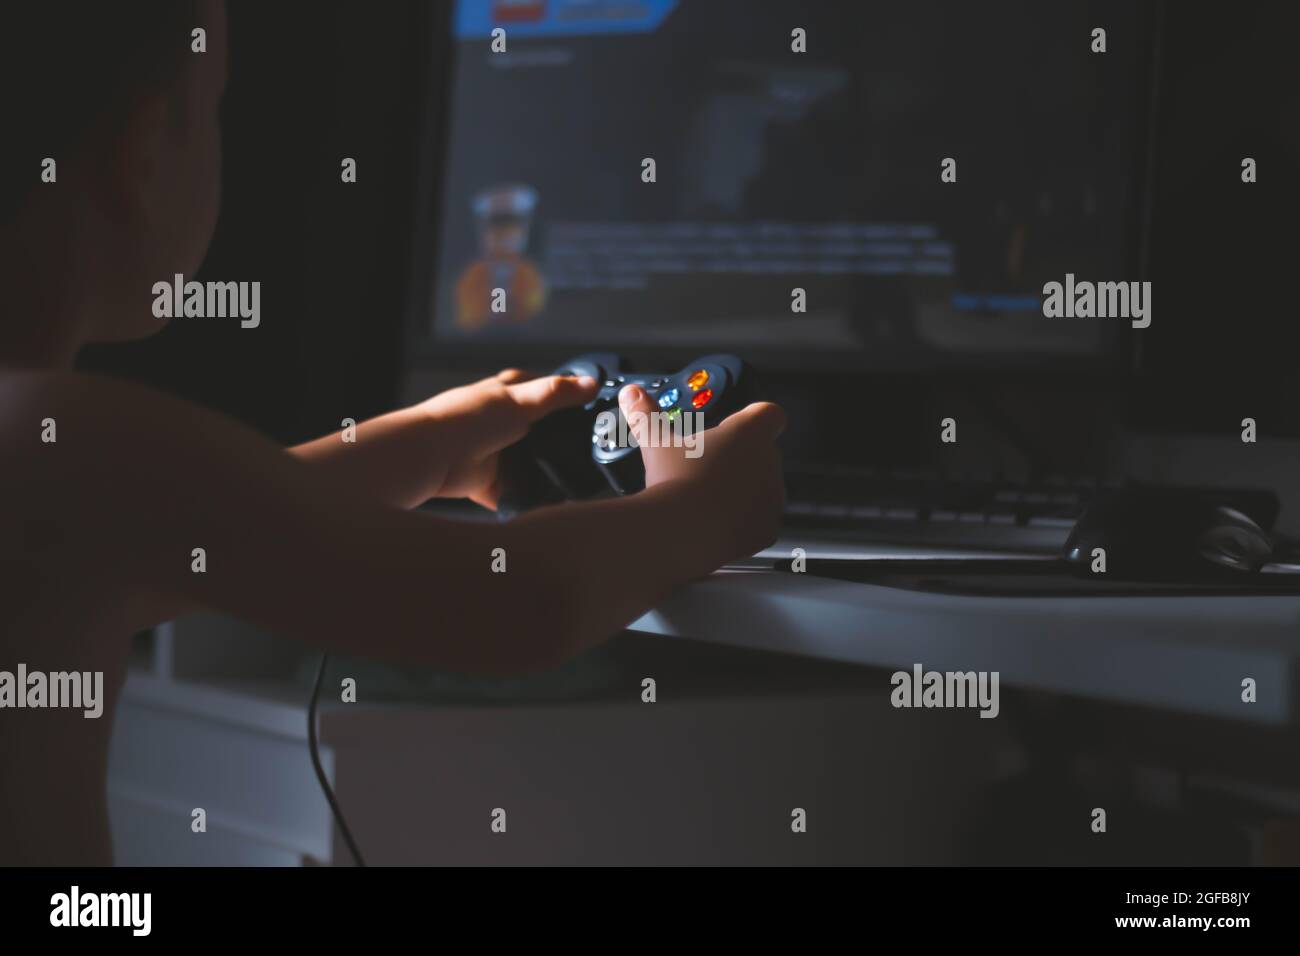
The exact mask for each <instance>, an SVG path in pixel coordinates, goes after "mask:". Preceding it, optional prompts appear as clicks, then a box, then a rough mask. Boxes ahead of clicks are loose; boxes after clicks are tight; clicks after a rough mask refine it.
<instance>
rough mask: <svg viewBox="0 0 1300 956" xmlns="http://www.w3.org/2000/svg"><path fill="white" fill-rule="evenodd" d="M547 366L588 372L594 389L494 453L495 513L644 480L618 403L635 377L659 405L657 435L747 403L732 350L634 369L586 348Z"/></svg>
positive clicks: (746, 385)
mask: <svg viewBox="0 0 1300 956" xmlns="http://www.w3.org/2000/svg"><path fill="white" fill-rule="evenodd" d="M551 374H553V375H578V376H582V375H589V376H591V377H592V378H594V379H595V380H596V381H597V382H599V383H600V391H599V392H598V393H597V394H596V397H595V398H594V399H593V400H592V401H590V402H588V403H587V404H586V405H584V406H583V407H582V408H575V409H569V410H566V411H562V412H556V413H554V414H552V415H548V416H547V417H546V418H544V419H542V420H541V421H540V422H537V423H536V424H535V425H533V427H532V429H531V430H530V431H529V433H528V435H527V436H525V437H524V438H523V439H522V440H521V441H519V442H516V443H515V444H514V445H511V446H510V447H509V448H507V449H505V450H504V451H503V452H502V453H501V464H500V478H499V494H498V503H497V513H498V514H499V515H500V516H501V517H502V518H509V517H512V516H513V515H516V514H518V513H519V512H521V511H528V510H529V509H531V508H537V507H540V506H541V505H548V504H558V503H559V502H562V501H580V500H583V499H586V498H592V497H595V496H596V495H598V494H600V493H602V492H606V491H608V489H611V488H612V489H613V490H614V491H615V492H617V493H618V494H621V495H622V494H628V493H629V492H633V491H639V490H640V489H642V488H644V487H645V468H644V466H643V465H642V463H641V451H640V449H639V448H638V447H637V444H636V441H635V439H633V438H632V436H631V434H630V431H629V429H628V428H627V423H626V421H625V420H624V418H623V415H622V413H621V412H620V411H619V407H618V393H619V391H620V390H621V389H622V388H623V387H624V386H625V385H640V386H641V387H642V388H643V389H645V391H646V394H647V395H649V396H650V400H651V402H652V403H653V404H654V405H655V406H656V408H657V410H658V411H660V412H662V413H663V418H662V419H660V420H658V421H657V422H655V423H654V424H655V426H657V427H656V428H655V434H658V435H659V436H661V437H665V436H666V437H671V436H672V435H673V434H676V435H677V436H678V437H681V436H683V435H685V436H687V437H688V438H689V436H690V435H691V434H693V433H694V432H696V431H698V430H699V429H701V428H710V427H712V426H714V425H716V424H717V423H718V422H720V421H722V420H723V419H724V418H726V417H727V416H728V415H730V414H731V413H732V412H734V411H737V410H739V409H741V408H743V407H744V406H745V405H747V404H748V403H749V402H750V400H751V393H752V392H753V390H754V389H753V378H754V376H753V373H752V372H751V371H750V370H749V368H748V366H746V365H745V363H744V362H743V361H742V360H741V359H739V358H737V357H736V356H734V355H706V356H704V357H703V358H698V359H695V360H694V361H692V362H690V363H689V364H688V365H687V366H686V367H685V368H683V369H682V370H681V371H680V372H675V373H672V374H647V373H644V372H633V371H632V370H631V369H630V368H629V366H628V364H627V363H626V362H625V361H623V359H621V358H619V357H618V356H617V355H614V354H612V353H609V352H591V353H588V354H587V355H580V356H578V357H577V358H575V359H572V360H570V361H568V362H566V363H565V364H564V365H562V366H560V367H559V368H558V369H556V370H555V371H554V372H552V373H551Z"/></svg>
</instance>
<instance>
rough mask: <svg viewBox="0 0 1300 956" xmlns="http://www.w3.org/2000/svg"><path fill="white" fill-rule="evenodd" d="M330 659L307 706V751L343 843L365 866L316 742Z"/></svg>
mask: <svg viewBox="0 0 1300 956" xmlns="http://www.w3.org/2000/svg"><path fill="white" fill-rule="evenodd" d="M329 659H330V656H329V655H328V654H322V655H321V658H320V668H319V669H318V670H317V671H316V685H315V686H314V687H312V689H311V703H310V704H308V705H307V749H308V750H309V751H310V752H311V765H312V768H313V769H314V770H315V771H316V779H317V780H318V781H319V782H320V788H321V791H322V792H324V794H325V799H326V801H327V802H328V803H329V805H330V813H332V814H333V815H334V822H335V823H336V824H338V828H339V832H340V833H341V834H343V842H344V843H346V844H347V845H348V850H350V851H351V853H352V859H353V860H354V861H355V862H356V865H357V866H365V865H366V861H365V860H364V859H363V858H362V856H361V849H360V848H359V847H358V846H357V841H356V840H354V839H353V838H352V831H351V830H350V829H348V822H347V820H345V819H344V818H343V810H342V809H341V808H340V807H339V801H338V799H337V798H336V797H335V796H334V788H333V787H331V786H330V782H329V780H328V779H327V778H326V776H325V768H324V767H322V766H321V762H320V748H319V746H318V744H317V740H316V706H317V704H319V703H320V688H321V684H322V683H323V682H324V680H325V667H326V665H328V664H329Z"/></svg>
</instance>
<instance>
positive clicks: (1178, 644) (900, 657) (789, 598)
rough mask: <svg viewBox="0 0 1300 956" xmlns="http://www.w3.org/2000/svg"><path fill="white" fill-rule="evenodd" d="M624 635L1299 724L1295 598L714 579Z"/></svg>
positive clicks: (1299, 625)
mask: <svg viewBox="0 0 1300 956" xmlns="http://www.w3.org/2000/svg"><path fill="white" fill-rule="evenodd" d="M631 630H634V631H641V632H644V633H650V634H662V635H665V636H671V637H686V638H692V639H696V640H705V641H714V642H717V643H721V644H729V645H733V646H737V647H748V648H752V649H755V650H764V651H778V652H782V653H786V654H798V655H803V656H807V657H815V658H822V659H825V660H833V661H844V662H848V663H853V664H865V665H870V666H874V667H882V668H889V669H891V670H893V669H905V670H906V669H910V668H911V667H912V665H913V664H916V663H920V664H922V665H924V666H925V668H926V669H927V670H929V669H933V670H941V671H946V670H963V671H965V670H989V671H998V672H999V673H1000V675H1001V676H1000V681H1001V685H1002V687H1004V688H1008V687H1023V688H1029V689H1034V690H1043V691H1054V692H1057V693H1063V694H1071V695H1075V696H1080V697H1087V698H1094V699H1100V700H1105V701H1115V702H1121V703H1127V704H1136V705H1140V706H1149V707H1157V708H1165V709H1169V710H1174V711H1179V712H1184V713H1193V714H1198V715H1202V716H1209V717H1219V718H1229V719H1232V720H1240V721H1248V722H1257V723H1264V724H1274V725H1278V724H1284V723H1287V722H1289V721H1294V720H1295V717H1296V699H1297V686H1296V677H1297V674H1298V673H1300V668H1298V667H1297V662H1298V661H1300V597H1291V596H1285V597H1273V596H1269V597H1141V598H1138V597H1104V598H1102V597H1086V598H1085V597H1077V598H1060V597H1052V598H991V597H968V596H959V595H946V594H932V593H922V592H917V591H906V590H900V589H897V588H887V587H880V586H876V585H871V584H856V583H850V582H845V581H838V580H830V579H826V578H816V577H812V576H809V575H798V574H788V573H775V572H720V573H718V574H715V575H713V576H712V577H710V578H708V579H707V580H704V581H700V582H698V583H696V584H693V585H691V586H690V587H687V588H685V589H683V590H682V591H680V592H679V593H678V594H677V595H675V596H674V597H672V598H671V599H669V600H668V601H667V602H666V603H665V604H664V605H663V606H662V607H660V608H658V609H657V610H655V611H652V612H650V613H649V614H646V615H645V616H644V617H642V618H640V619H639V620H638V621H636V622H635V623H634V624H633V625H632V626H631ZM1246 677H1252V678H1254V679H1255V682H1256V687H1257V691H1256V701H1257V702H1256V703H1253V704H1247V703H1243V702H1242V700H1241V682H1242V679H1243V678H1246Z"/></svg>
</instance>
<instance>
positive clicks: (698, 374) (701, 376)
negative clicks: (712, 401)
mask: <svg viewBox="0 0 1300 956" xmlns="http://www.w3.org/2000/svg"><path fill="white" fill-rule="evenodd" d="M686 384H687V385H689V386H690V387H691V388H692V389H693V390H694V391H697V392H698V391H699V390H700V389H702V388H703V387H704V386H705V385H708V384H709V373H708V372H707V371H705V370H704V369H702V368H701V369H696V370H695V371H694V372H692V373H691V377H690V378H688V379H687V380H686ZM707 401H708V399H707V398H706V399H705V400H704V402H707ZM704 402H700V405H703V404H704ZM700 405H696V406H695V407H696V408H699V407H700Z"/></svg>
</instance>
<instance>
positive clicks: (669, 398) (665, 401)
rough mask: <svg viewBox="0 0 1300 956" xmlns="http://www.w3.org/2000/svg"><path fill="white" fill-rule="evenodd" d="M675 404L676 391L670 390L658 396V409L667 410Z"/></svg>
mask: <svg viewBox="0 0 1300 956" xmlns="http://www.w3.org/2000/svg"><path fill="white" fill-rule="evenodd" d="M676 404H677V389H675V388H670V389H668V391H666V392H664V393H663V394H662V395H660V396H659V407H660V408H667V407H668V406H669V405H676Z"/></svg>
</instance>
